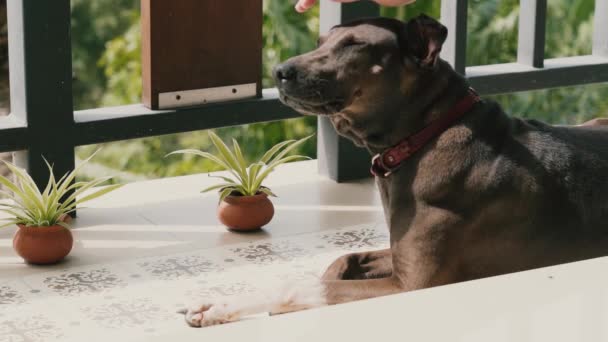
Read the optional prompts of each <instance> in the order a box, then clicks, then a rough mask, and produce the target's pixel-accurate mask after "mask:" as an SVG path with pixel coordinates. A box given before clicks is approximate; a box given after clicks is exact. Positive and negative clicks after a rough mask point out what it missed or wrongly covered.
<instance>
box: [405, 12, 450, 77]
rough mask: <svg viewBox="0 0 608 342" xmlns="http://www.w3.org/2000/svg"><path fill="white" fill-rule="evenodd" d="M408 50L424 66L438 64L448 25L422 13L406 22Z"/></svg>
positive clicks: (429, 66) (428, 66)
mask: <svg viewBox="0 0 608 342" xmlns="http://www.w3.org/2000/svg"><path fill="white" fill-rule="evenodd" d="M405 31H406V32H405V40H406V44H407V46H406V50H407V52H408V54H409V55H410V56H411V57H413V58H414V60H415V61H416V62H417V63H418V64H419V65H420V66H422V67H427V68H431V67H434V66H435V65H436V64H437V59H438V58H439V53H440V52H441V48H442V46H443V43H444V42H445V39H446V38H447V36H448V29H447V27H445V26H443V25H441V23H440V22H438V21H437V20H435V19H433V18H431V17H429V16H427V15H424V14H422V15H420V16H418V17H416V18H414V19H412V20H410V21H409V22H407V23H406V24H405Z"/></svg>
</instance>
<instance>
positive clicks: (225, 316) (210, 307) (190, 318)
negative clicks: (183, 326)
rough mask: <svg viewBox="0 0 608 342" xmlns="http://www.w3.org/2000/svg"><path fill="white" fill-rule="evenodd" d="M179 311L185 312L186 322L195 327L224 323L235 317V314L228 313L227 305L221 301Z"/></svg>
mask: <svg viewBox="0 0 608 342" xmlns="http://www.w3.org/2000/svg"><path fill="white" fill-rule="evenodd" d="M180 312H181V313H183V314H185V318H186V323H188V325H189V326H191V327H195V328H200V327H207V326H211V325H218V324H224V323H228V322H230V321H232V320H234V319H236V315H233V314H230V312H229V307H228V305H227V304H222V303H215V304H201V305H197V306H195V307H192V308H190V309H184V310H182V311H180Z"/></svg>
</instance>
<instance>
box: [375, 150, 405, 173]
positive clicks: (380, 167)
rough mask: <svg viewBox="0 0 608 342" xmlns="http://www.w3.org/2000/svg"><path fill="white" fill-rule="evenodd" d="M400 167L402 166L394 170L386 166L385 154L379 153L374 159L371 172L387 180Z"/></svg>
mask: <svg viewBox="0 0 608 342" xmlns="http://www.w3.org/2000/svg"><path fill="white" fill-rule="evenodd" d="M399 166H400V165H397V166H396V167H393V168H391V167H388V166H386V164H384V153H378V154H376V155H375V156H374V157H373V158H372V167H371V170H370V171H371V173H372V174H373V175H374V176H376V177H380V178H387V177H388V176H390V175H392V174H393V172H395V171H396V170H397V169H398V168H399Z"/></svg>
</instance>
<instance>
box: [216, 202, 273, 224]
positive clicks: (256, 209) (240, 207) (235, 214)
mask: <svg viewBox="0 0 608 342" xmlns="http://www.w3.org/2000/svg"><path fill="white" fill-rule="evenodd" d="M217 214H218V217H219V219H220V221H221V222H222V223H223V224H224V225H225V226H226V227H228V228H230V229H232V230H237V231H250V230H257V229H260V228H261V227H263V226H264V225H266V224H267V223H268V222H270V220H272V217H273V216H274V206H273V205H272V202H271V201H270V199H268V196H267V195H266V194H258V195H255V196H232V195H231V196H228V197H226V198H225V199H224V200H223V201H222V202H221V203H220V205H219V206H218V209H217Z"/></svg>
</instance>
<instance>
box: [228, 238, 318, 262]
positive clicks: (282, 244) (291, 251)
mask: <svg viewBox="0 0 608 342" xmlns="http://www.w3.org/2000/svg"><path fill="white" fill-rule="evenodd" d="M231 251H232V252H234V253H236V254H237V255H238V256H239V257H241V258H243V259H245V260H247V261H250V262H253V263H256V264H269V263H274V262H281V261H291V260H294V259H295V258H298V257H303V256H306V255H308V254H309V251H307V250H305V249H304V248H302V247H299V246H294V245H292V244H291V243H289V242H288V241H276V242H261V243H254V244H249V245H247V246H244V247H239V248H234V249H231Z"/></svg>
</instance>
